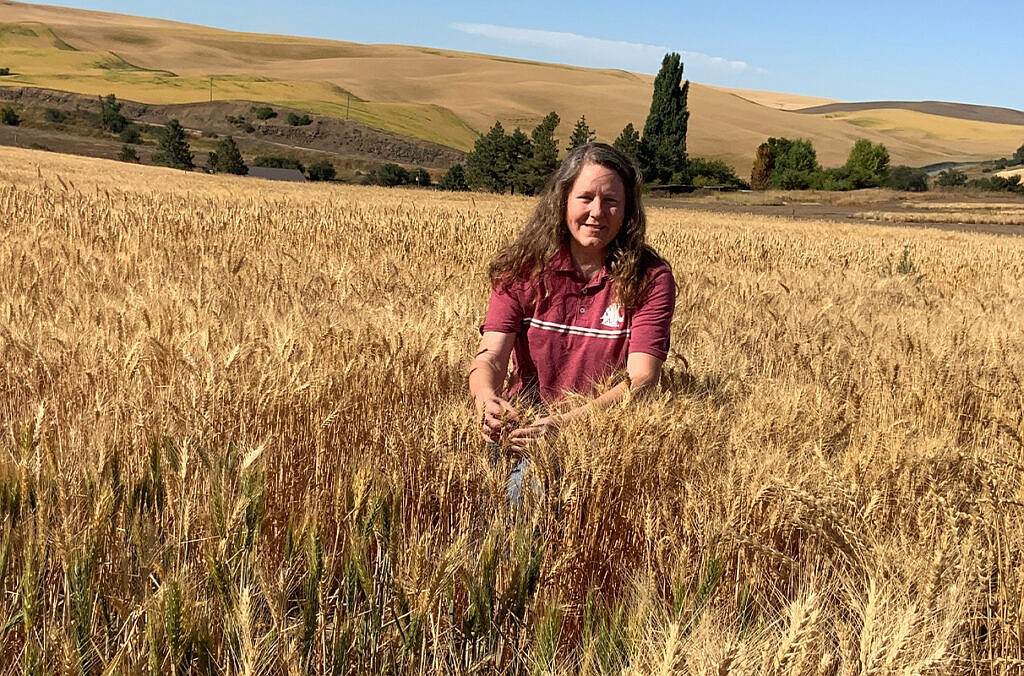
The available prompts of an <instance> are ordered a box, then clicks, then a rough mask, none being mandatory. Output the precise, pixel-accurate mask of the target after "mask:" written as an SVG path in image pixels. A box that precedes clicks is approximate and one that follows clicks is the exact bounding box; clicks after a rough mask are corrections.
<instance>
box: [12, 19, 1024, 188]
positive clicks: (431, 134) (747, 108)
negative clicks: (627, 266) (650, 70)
mask: <svg viewBox="0 0 1024 676" xmlns="http://www.w3.org/2000/svg"><path fill="white" fill-rule="evenodd" d="M0 64H2V65H5V66H8V67H10V68H11V70H12V75H11V76H9V77H6V78H4V79H3V81H2V83H0V84H10V85H22V86H23V85H31V86H40V87H50V88H54V89H63V90H67V91H73V92H78V93H83V94H96V95H99V94H106V93H110V92H113V93H115V94H116V95H117V96H118V97H119V98H122V99H129V100H135V101H141V102H148V103H183V102H193V101H206V100H209V98H210V97H211V92H212V96H213V97H214V98H218V99H240V100H254V101H266V102H269V103H276V104H279V105H286V106H293V107H297V108H303V109H307V110H310V111H314V112H319V113H322V114H329V115H336V116H339V117H346V116H348V117H351V118H352V119H355V120H359V121H362V122H364V123H366V124H369V125H371V126H374V127H377V128H379V129H384V130H388V131H394V132H398V133H401V134H405V135H409V136H413V137H416V138H422V139H424V140H429V141H435V142H439V143H443V144H446V145H449V146H452V147H455V148H459V149H463V150H465V149H468V148H470V147H471V146H472V143H473V141H474V139H475V138H476V135H477V133H478V132H482V131H485V130H486V129H487V128H488V127H489V126H490V125H491V124H492V123H493V122H494V120H495V119H500V120H501V121H502V123H503V124H504V125H505V126H506V129H507V130H511V129H512V128H514V127H516V126H521V127H523V128H524V129H526V130H529V129H530V128H532V127H533V126H534V125H535V124H536V123H537V122H539V121H540V119H541V118H542V117H543V116H544V115H545V114H546V113H547V112H549V111H551V110H554V111H556V112H557V113H558V114H559V115H560V116H561V118H562V125H561V127H560V129H559V131H560V132H561V133H562V135H564V136H567V135H568V133H569V130H570V129H571V127H572V124H573V122H574V121H575V120H576V119H577V118H578V117H579V116H580V115H581V114H585V115H586V117H587V121H588V123H589V124H590V125H591V127H593V128H595V129H596V130H597V132H598V136H599V138H601V139H604V140H612V139H614V138H615V137H616V136H617V135H618V133H619V131H620V130H621V129H622V127H623V126H625V124H626V123H627V122H632V123H633V124H634V125H635V126H637V127H642V125H643V122H644V119H645V118H646V114H647V107H648V105H649V101H650V93H651V85H652V82H653V76H650V75H640V74H635V73H627V72H625V71H615V70H595V69H588V68H577V67H572V66H565V65H558V64H548V63H538V62H530V61H523V60H516V59H508V58H501V57H494V56H487V55H481V54H469V53H462V52H452V51H444V50H436V49H427V48H423V47H410V46H400V45H363V44H355V43H347V42H339V41H332V40H322V39H314V38H300V37H289V36H277V35H260V34H251V33H236V32H231V31H226V30H220V29H215V28H208V27H201V26H193V25H189V24H182V23H176V22H171V21H164V20H157V19H147V18H140V17H132V16H124V15H118V14H108V13H102V12H92V11H84V10H74V9H67V8H58V7H51V6H44V5H29V4H23V3H16V2H0ZM211 78H212V80H211ZM211 82H212V88H211ZM822 102H823V99H820V98H814V97H810V96H794V95H788V94H775V93H767V92H743V91H737V90H730V89H724V88H719V87H712V86H708V85H701V84H698V83H694V84H692V85H691V89H690V110H691V112H692V116H691V122H690V134H689V147H690V151H691V153H692V154H695V155H702V156H712V157H718V158H721V159H724V160H726V161H728V162H730V163H731V164H733V165H734V166H736V167H737V169H738V170H739V171H740V173H745V172H746V171H747V169H748V168H749V166H750V163H751V161H752V159H753V154H754V151H755V149H756V147H757V145H758V144H759V143H761V142H762V141H764V140H765V139H766V138H767V137H769V136H787V137H802V138H809V139H811V140H813V142H814V144H815V147H816V148H817V150H818V155H819V158H820V159H821V161H822V163H823V164H825V165H837V164H841V163H842V162H843V161H844V160H845V158H846V155H847V153H848V152H849V149H850V147H851V146H852V144H853V142H854V140H855V139H857V138H860V137H864V138H868V139H870V140H872V141H874V142H880V143H884V144H885V145H886V146H887V147H888V148H889V151H890V153H891V155H892V157H893V161H894V162H896V163H907V164H911V165H925V164H931V163H935V162H941V161H970V160H979V159H987V158H992V157H999V156H1004V155H1007V154H1009V153H1011V152H1012V151H1013V149H1015V148H1017V147H1018V146H1019V145H1020V143H1021V140H1022V139H1024V128H1022V127H1021V126H1019V125H1009V124H992V123H987V122H969V123H968V122H965V121H963V120H955V119H952V118H948V117H942V116H936V115H927V114H922V113H917V112H912V111H903V110H863V111H857V112H849V113H838V114H835V113H833V114H824V115H806V114H798V113H794V112H792V109H793V108H795V107H799V106H801V105H808V106H809V105H814V104H819V103H822Z"/></svg>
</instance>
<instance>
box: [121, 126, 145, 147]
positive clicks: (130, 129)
mask: <svg viewBox="0 0 1024 676" xmlns="http://www.w3.org/2000/svg"><path fill="white" fill-rule="evenodd" d="M118 138H120V139H121V141H122V142H123V143H135V144H138V143H142V132H141V131H139V128H138V127H137V126H135V125H134V124H130V125H128V126H127V127H125V128H124V129H122V130H121V133H120V134H118Z"/></svg>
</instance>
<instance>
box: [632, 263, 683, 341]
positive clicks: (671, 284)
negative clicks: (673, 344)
mask: <svg viewBox="0 0 1024 676" xmlns="http://www.w3.org/2000/svg"><path fill="white" fill-rule="evenodd" d="M651 275H652V278H651V281H650V283H649V284H648V286H647V288H646V289H645V290H644V292H643V293H642V294H641V295H640V298H639V300H638V302H637V306H636V308H635V309H634V310H633V319H632V322H631V323H630V334H629V352H630V353H633V352H643V353H644V354H649V355H651V356H652V357H657V358H658V359H661V360H663V361H664V360H665V359H666V358H668V347H669V336H670V334H671V331H672V313H673V312H674V311H675V306H676V282H675V279H674V278H673V277H672V271H671V270H670V269H669V268H668V267H667V266H661V267H658V268H655V269H654V270H653V271H652V272H651Z"/></svg>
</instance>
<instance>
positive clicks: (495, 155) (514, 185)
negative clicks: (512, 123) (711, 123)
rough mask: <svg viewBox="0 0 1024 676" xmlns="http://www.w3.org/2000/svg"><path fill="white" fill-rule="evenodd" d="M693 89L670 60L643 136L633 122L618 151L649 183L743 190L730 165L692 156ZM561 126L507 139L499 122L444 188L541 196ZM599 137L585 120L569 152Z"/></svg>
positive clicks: (542, 126) (553, 122)
mask: <svg viewBox="0 0 1024 676" xmlns="http://www.w3.org/2000/svg"><path fill="white" fill-rule="evenodd" d="M689 88H690V83H689V81H685V82H684V81H683V62H682V59H681V57H680V56H679V54H677V53H674V52H672V53H669V54H666V55H665V57H664V58H663V59H662V63H661V69H660V70H659V71H658V75H657V76H656V78H655V80H654V92H653V94H652V97H651V106H650V110H649V112H648V115H647V120H646V122H645V123H644V127H643V133H642V134H641V133H640V131H638V130H637V129H636V127H635V126H634V125H633V123H632V122H630V123H628V124H627V125H626V126H625V127H624V128H623V129H622V131H621V132H620V133H619V135H618V137H617V138H616V139H615V141H614V142H613V143H612V145H614V146H615V147H616V148H618V149H619V150H620V151H622V152H623V153H625V154H626V155H628V156H629V157H632V158H633V159H634V161H636V162H637V164H638V166H639V167H640V170H641V171H642V172H643V175H644V177H645V179H646V180H647V181H648V182H649V183H657V184H686V183H691V182H694V181H696V182H699V183H701V184H704V185H728V186H734V187H740V186H742V185H743V184H744V183H743V181H742V180H740V179H739V178H738V177H737V176H736V174H735V172H733V170H732V168H731V167H729V166H728V165H727V164H725V163H724V162H721V161H718V160H710V159H701V158H690V157H688V156H687V152H686V132H687V127H688V125H689V119H690V113H689V111H688V109H687V97H688V93H689ZM560 122H561V119H560V118H559V116H558V113H556V112H554V111H552V112H550V113H548V114H547V115H546V116H545V117H544V119H543V120H541V121H540V123H539V124H538V125H537V126H536V127H534V128H533V130H532V131H531V132H530V133H529V134H527V133H526V132H524V131H523V130H522V129H520V128H516V129H514V130H513V131H512V132H511V133H507V132H506V131H505V128H504V127H503V126H502V124H501V122H500V121H498V122H495V123H494V125H493V126H492V127H491V128H490V130H488V132H487V133H486V134H482V135H481V136H480V137H479V138H478V139H477V140H476V143H474V145H473V150H472V151H471V152H470V153H469V154H468V155H467V156H466V161H465V164H464V165H462V164H459V165H455V166H453V167H452V168H451V169H450V170H449V173H448V174H446V175H445V177H444V178H443V179H442V180H441V184H440V185H442V186H459V188H456V189H467V190H468V189H474V190H486V191H490V192H498V193H506V192H510V193H514V194H521V195H534V194H536V193H538V192H539V191H540V190H541V188H542V187H543V186H544V183H545V182H546V181H547V179H548V176H550V175H551V173H552V172H553V171H554V170H555V168H556V167H557V166H558V156H559V148H558V142H557V141H556V139H555V130H556V129H557V128H558V125H559V124H560ZM596 137H597V132H596V130H595V129H593V128H591V127H590V125H589V124H588V123H587V118H586V115H585V114H583V115H581V116H580V118H579V119H578V120H577V121H576V124H575V125H574V126H573V129H572V132H571V133H570V134H569V140H568V143H567V145H566V147H565V150H566V151H570V150H572V149H573V148H575V147H577V146H579V145H582V144H584V143H589V142H590V141H593V140H594V139H595V138H596Z"/></svg>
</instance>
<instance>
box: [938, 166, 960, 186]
mask: <svg viewBox="0 0 1024 676" xmlns="http://www.w3.org/2000/svg"><path fill="white" fill-rule="evenodd" d="M935 185H937V186H940V187H943V188H959V187H961V186H964V185H967V174H965V173H964V172H962V171H960V170H958V169H946V170H945V171H943V172H941V173H940V174H939V175H938V176H937V177H936V178H935Z"/></svg>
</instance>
